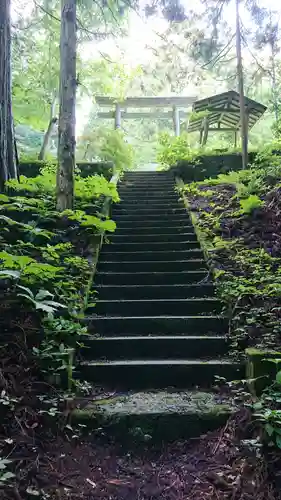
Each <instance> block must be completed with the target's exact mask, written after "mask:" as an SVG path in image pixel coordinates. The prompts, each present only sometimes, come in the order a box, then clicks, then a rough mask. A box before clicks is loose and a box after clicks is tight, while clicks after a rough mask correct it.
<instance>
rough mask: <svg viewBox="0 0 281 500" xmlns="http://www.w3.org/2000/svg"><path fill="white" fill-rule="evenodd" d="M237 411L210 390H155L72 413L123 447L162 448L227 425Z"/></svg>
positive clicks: (75, 419) (100, 402) (98, 402)
mask: <svg viewBox="0 0 281 500" xmlns="http://www.w3.org/2000/svg"><path fill="white" fill-rule="evenodd" d="M80 404H81V403H80ZM81 406H82V405H81ZM233 411H234V409H233V408H232V407H231V405H230V404H229V403H226V402H224V401H221V399H220V397H219V396H218V395H216V394H213V393H211V392H209V391H208V392H207V391H198V390H197V391H196V390H193V391H191V390H190V391H186V390H185V391H174V390H173V391H172V390H162V391H157V390H154V391H153V392H149V391H142V392H133V393H132V392H129V393H125V394H124V393H121V394H118V393H117V394H116V393H115V394H114V396H111V397H109V398H106V399H100V400H98V399H96V400H93V401H91V400H90V401H89V400H87V401H86V402H85V403H84V405H83V407H82V408H81V407H78V408H77V409H75V410H74V411H73V412H72V414H71V419H72V422H73V423H74V424H82V425H86V427H87V428H88V429H89V430H91V429H94V430H95V432H96V429H97V428H101V429H102V432H105V434H106V436H108V435H110V436H114V437H115V438H116V439H117V440H119V442H120V443H121V445H122V446H124V443H128V444H133V446H136V443H138V444H142V445H143V444H146V445H147V441H149V442H152V443H155V442H157V443H159V444H160V445H161V446H162V445H163V442H175V441H177V440H186V439H188V438H190V437H192V438H194V437H197V436H200V435H201V434H203V433H206V432H208V431H212V430H214V429H216V428H217V427H220V426H223V425H225V423H226V421H227V419H228V418H229V416H230V415H231V413H232V412H233Z"/></svg>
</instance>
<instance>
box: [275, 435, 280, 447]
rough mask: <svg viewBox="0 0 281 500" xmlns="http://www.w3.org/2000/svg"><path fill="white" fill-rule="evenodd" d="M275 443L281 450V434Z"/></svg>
mask: <svg viewBox="0 0 281 500" xmlns="http://www.w3.org/2000/svg"><path fill="white" fill-rule="evenodd" d="M275 441H276V444H277V446H278V448H281V436H280V435H279V434H278V435H277V436H276V439H275Z"/></svg>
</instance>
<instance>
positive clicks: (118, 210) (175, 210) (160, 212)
mask: <svg viewBox="0 0 281 500" xmlns="http://www.w3.org/2000/svg"><path fill="white" fill-rule="evenodd" d="M136 214H138V215H142V216H143V218H144V220H145V217H151V216H152V215H154V216H155V217H159V218H163V217H166V216H168V215H173V216H177V215H184V216H185V217H188V218H189V216H188V214H187V211H186V209H185V208H179V206H178V205H177V206H174V207H169V206H165V207H163V206H162V207H161V208H150V207H145V208H140V207H139V206H138V205H134V206H133V207H130V208H126V207H123V204H122V205H120V206H119V207H114V210H113V212H112V216H113V217H115V216H116V215H118V216H119V215H126V216H128V215H136Z"/></svg>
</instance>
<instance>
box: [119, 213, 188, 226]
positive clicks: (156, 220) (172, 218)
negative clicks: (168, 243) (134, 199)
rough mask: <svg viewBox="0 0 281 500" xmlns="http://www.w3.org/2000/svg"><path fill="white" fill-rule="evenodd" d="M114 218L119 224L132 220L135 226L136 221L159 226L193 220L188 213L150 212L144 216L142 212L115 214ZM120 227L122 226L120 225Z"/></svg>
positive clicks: (144, 224)
mask: <svg viewBox="0 0 281 500" xmlns="http://www.w3.org/2000/svg"><path fill="white" fill-rule="evenodd" d="M112 219H113V220H115V221H116V223H117V226H118V225H120V224H124V223H125V222H126V223H128V222H130V223H131V225H132V226H133V225H134V224H135V223H138V224H140V225H143V226H146V225H147V224H150V225H151V226H157V225H161V223H162V225H166V226H171V225H175V226H180V225H182V224H186V223H187V224H188V225H192V224H191V220H190V218H189V216H188V215H187V213H182V214H181V215H174V214H173V213H171V214H165V215H163V214H159V215H157V214H153V213H152V214H150V215H146V216H144V215H143V214H140V213H134V214H118V215H117V214H113V215H112ZM119 227H120V226H119Z"/></svg>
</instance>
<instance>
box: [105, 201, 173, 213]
mask: <svg viewBox="0 0 281 500" xmlns="http://www.w3.org/2000/svg"><path fill="white" fill-rule="evenodd" d="M119 207H128V208H132V209H134V208H141V209H143V208H144V209H146V208H155V209H158V208H159V209H162V208H164V209H165V208H179V207H182V203H181V200H175V201H172V202H171V203H165V201H163V199H161V200H149V199H148V200H146V199H145V200H136V199H132V200H130V201H127V200H126V199H124V200H122V201H121V202H120V203H119V204H118V205H114V207H113V211H114V210H115V209H116V208H119Z"/></svg>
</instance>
